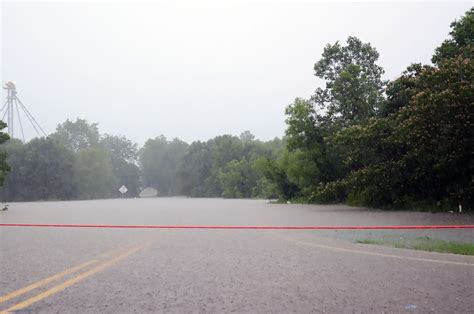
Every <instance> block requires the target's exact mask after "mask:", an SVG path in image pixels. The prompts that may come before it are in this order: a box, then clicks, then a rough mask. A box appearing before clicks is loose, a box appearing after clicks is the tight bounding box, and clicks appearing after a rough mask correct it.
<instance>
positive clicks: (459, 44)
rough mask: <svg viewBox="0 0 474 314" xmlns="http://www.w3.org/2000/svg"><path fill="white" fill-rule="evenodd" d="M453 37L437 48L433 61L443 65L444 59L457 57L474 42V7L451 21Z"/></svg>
mask: <svg viewBox="0 0 474 314" xmlns="http://www.w3.org/2000/svg"><path fill="white" fill-rule="evenodd" d="M451 28H452V31H451V32H450V33H449V34H450V35H451V38H449V39H447V40H445V41H444V42H443V43H442V44H441V46H439V47H438V48H436V51H435V54H434V55H433V58H432V59H431V61H432V62H433V63H434V64H436V65H438V66H439V65H441V63H442V62H443V61H444V60H449V59H451V58H455V57H456V56H458V55H459V54H460V50H461V49H463V48H464V47H467V46H472V45H473V44H474V8H471V9H470V10H469V11H467V12H466V14H465V15H464V16H463V17H461V19H460V20H459V21H454V22H453V23H451Z"/></svg>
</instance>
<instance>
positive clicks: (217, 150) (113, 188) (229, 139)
mask: <svg viewBox="0 0 474 314" xmlns="http://www.w3.org/2000/svg"><path fill="white" fill-rule="evenodd" d="M2 146H3V150H4V151H5V152H6V154H7V156H8V157H7V164H8V165H9V167H10V171H9V173H8V174H7V175H6V178H5V184H4V187H3V188H2V190H1V191H0V196H1V198H2V200H4V201H34V200H69V199H95V198H113V197H137V196H138V195H139V192H140V190H141V189H143V188H146V187H152V188H155V189H157V190H158V193H159V195H168V196H172V195H188V196H196V197H203V196H211V197H233V198H235V197H239V198H250V197H276V192H275V189H274V188H273V184H272V183H271V182H269V181H268V180H267V179H266V178H265V177H264V176H263V173H262V172H260V171H259V170H258V166H259V161H260V160H261V159H262V158H271V159H273V158H276V156H277V155H278V154H279V153H280V151H281V150H282V149H283V148H284V144H283V141H282V140H280V139H278V138H276V139H275V140H273V141H269V142H261V141H258V140H255V138H254V136H253V135H252V134H251V133H250V132H248V131H246V132H244V133H242V134H241V136H240V137H236V136H231V135H223V136H218V137H216V138H214V139H211V140H209V141H207V142H199V141H198V142H194V143H192V144H191V145H188V144H187V143H185V142H183V141H181V140H179V139H173V140H172V141H168V140H167V139H166V138H165V137H164V136H160V137H157V138H155V139H150V140H148V141H147V142H146V143H145V145H144V146H143V147H142V148H141V149H138V147H137V145H136V144H135V143H133V142H132V141H130V140H128V139H127V138H125V137H118V136H113V135H108V134H105V135H101V134H100V133H99V129H98V125H97V124H96V123H89V122H87V121H86V120H83V119H77V120H76V121H69V120H68V121H66V122H64V123H62V124H60V125H58V127H57V130H56V132H55V133H53V134H52V135H50V136H48V137H47V138H36V139H33V140H31V141H29V142H28V143H22V142H21V141H19V140H15V139H12V140H9V141H7V142H6V143H4V144H3V145H2ZM122 185H125V186H126V187H127V189H128V191H127V193H125V195H121V193H120V192H119V188H120V187H121V186H122Z"/></svg>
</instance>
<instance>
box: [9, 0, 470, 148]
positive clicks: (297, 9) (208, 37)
mask: <svg viewBox="0 0 474 314" xmlns="http://www.w3.org/2000/svg"><path fill="white" fill-rule="evenodd" d="M222 2H223V3H220V2H212V1H211V2H201V1H195V3H194V4H193V2H179V1H178V2H175V1H167V2H163V3H162V4H150V3H143V4H132V3H129V4H127V3H122V4H112V3H100V4H94V3H67V4H64V3H55V2H51V3H18V2H3V3H2V4H1V27H2V30H1V54H2V55H1V71H0V73H1V76H2V80H14V81H16V83H17V89H18V95H19V97H20V99H21V100H22V101H23V103H24V104H25V105H27V106H28V108H29V109H30V111H31V112H32V113H33V114H34V115H35V117H36V119H37V120H38V122H39V123H40V124H41V125H42V127H43V128H44V129H45V130H46V132H47V133H52V132H54V130H55V128H56V125H57V124H58V123H61V122H63V121H65V120H66V119H68V118H69V119H75V118H76V117H81V118H85V119H87V120H88V121H90V122H98V123H99V126H100V130H101V132H103V133H110V134H116V135H126V136H127V137H129V138H130V139H132V140H134V141H137V142H138V143H140V144H142V143H143V142H144V141H145V140H146V139H148V138H152V137H155V136H158V135H160V134H163V135H165V136H166V137H168V138H173V137H179V138H181V139H183V140H185V141H188V142H191V141H193V140H207V139H209V138H212V137H214V136H216V135H221V134H235V135H238V134H240V133H241V132H242V131H244V130H250V131H251V132H252V133H254V134H255V135H256V137H257V138H260V139H262V140H268V139H271V138H274V137H276V136H278V137H280V136H282V135H283V133H284V129H285V122H284V120H285V116H284V108H285V106H286V105H288V104H289V103H291V102H292V101H293V99H294V98H295V97H305V98H306V97H309V96H310V95H311V94H312V93H313V91H314V90H315V88H316V87H318V86H321V85H322V82H321V81H319V80H318V79H317V78H316V77H314V76H313V65H314V63H315V62H316V61H317V60H318V58H319V57H320V55H321V52H322V50H323V48H324V46H325V45H326V44H327V43H334V42H335V41H337V40H339V41H345V39H346V38H347V37H348V36H350V35H354V36H357V37H359V38H361V39H362V40H363V41H364V42H370V43H371V44H372V45H373V46H375V47H376V48H377V50H378V51H379V53H380V59H379V64H380V65H381V66H383V67H384V68H385V70H386V75H385V77H386V78H387V79H393V78H396V77H397V76H398V75H399V74H400V73H401V72H402V71H403V70H404V69H405V68H406V67H407V66H408V65H409V64H410V63H413V62H422V63H429V62H430V58H431V55H432V53H433V50H434V49H435V48H436V47H437V46H438V45H439V44H440V43H441V42H442V41H443V40H444V39H446V38H447V37H448V33H449V30H450V28H449V24H450V23H451V22H452V21H453V20H454V19H456V18H459V17H460V16H461V15H463V13H464V12H465V11H467V10H468V9H469V8H470V7H471V6H472V2H445V3H439V2H435V3H427V2H423V3H415V4H412V3H406V2H405V3H403V2H402V3H333V4H329V3H310V2H301V3H298V2H295V1H288V2H286V3H285V2H281V1H280V2H278V4H271V3H270V2H268V1H266V2H257V3H252V4H251V3H249V2H225V1H222ZM4 99H5V93H4V91H3V90H2V101H3V100H4ZM28 134H29V135H28V137H31V136H32V135H33V133H32V130H31V129H30V130H29V131H28Z"/></svg>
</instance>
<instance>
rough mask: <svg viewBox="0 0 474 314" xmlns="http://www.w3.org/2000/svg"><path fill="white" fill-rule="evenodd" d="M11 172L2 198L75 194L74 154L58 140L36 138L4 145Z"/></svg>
mask: <svg viewBox="0 0 474 314" xmlns="http://www.w3.org/2000/svg"><path fill="white" fill-rule="evenodd" d="M5 149H6V151H8V154H9V163H10V164H11V167H12V171H11V173H10V174H9V175H8V176H7V179H6V184H5V188H4V189H3V191H2V198H3V199H5V200H16V201H35V200H49V199H71V198H75V197H76V182H75V181H74V178H75V169H74V167H75V157H74V154H73V153H72V152H71V151H70V150H68V149H67V148H66V147H64V146H63V145H62V144H61V143H60V142H58V141H57V140H55V139H50V138H36V139H33V140H31V141H30V142H28V143H27V144H22V143H21V142H20V141H18V140H12V141H11V142H10V143H7V145H6V146H5Z"/></svg>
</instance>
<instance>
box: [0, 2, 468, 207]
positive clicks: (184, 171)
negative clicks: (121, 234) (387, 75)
mask: <svg viewBox="0 0 474 314" xmlns="http://www.w3.org/2000/svg"><path fill="white" fill-rule="evenodd" d="M451 27H452V31H451V33H450V38H449V39H447V40H446V41H444V42H443V43H442V44H441V45H440V46H439V47H438V48H437V49H436V50H435V52H434V54H433V58H432V63H433V65H421V64H412V65H410V66H408V67H407V69H406V70H405V71H404V72H403V74H402V75H401V76H400V77H399V78H397V79H396V80H393V81H391V82H388V81H385V80H383V79H382V76H383V73H384V70H383V68H382V67H381V66H379V65H378V64H377V60H378V58H379V54H378V52H377V50H376V49H375V48H374V47H373V46H372V45H370V44H369V43H363V42H362V41H361V40H359V39H358V38H356V37H349V38H348V39H347V42H346V43H345V44H341V43H339V42H336V43H335V44H328V45H327V46H326V47H325V48H324V51H323V54H322V56H321V59H320V60H318V61H317V62H316V64H315V66H314V73H315V75H316V76H317V77H318V78H320V79H322V80H324V81H325V87H324V88H318V89H317V90H316V91H315V93H314V95H312V96H311V97H309V98H308V99H303V98H296V99H295V101H294V102H293V103H292V104H290V105H289V106H288V107H287V108H286V111H285V113H286V117H287V118H286V124H287V129H286V134H285V137H284V139H278V138H276V139H275V140H273V141H268V142H262V141H259V140H256V139H255V138H254V136H253V135H252V134H251V133H250V132H248V131H247V132H244V133H242V134H241V135H240V137H236V136H231V135H223V136H217V137H215V138H213V139H210V140H208V141H206V142H201V141H196V142H193V143H191V144H187V143H185V142H183V141H181V140H179V139H173V140H168V139H166V138H165V137H163V136H160V137H157V138H154V139H150V140H148V141H147V142H146V143H145V145H144V146H143V147H142V148H141V149H138V147H137V145H136V144H134V143H133V142H131V141H130V140H128V139H126V138H125V137H117V136H112V135H101V134H99V131H98V127H97V124H90V123H88V122H87V121H85V120H81V119H78V120H76V121H75V122H71V121H66V122H64V123H62V124H60V125H59V126H58V128H57V130H56V132H55V133H54V134H52V135H50V136H49V137H48V138H40V139H34V140H32V141H30V142H28V143H26V144H23V143H21V142H19V141H17V140H10V141H8V142H6V143H5V144H3V145H2V146H3V147H4V150H5V151H6V152H7V154H8V160H7V161H8V164H9V165H10V168H11V170H10V172H9V173H8V175H7V171H6V166H5V165H4V164H3V163H2V164H0V170H1V171H0V180H1V179H2V178H5V186H4V187H3V189H2V190H1V193H0V195H1V197H2V199H3V200H9V201H12V200H16V201H24V200H46V199H88V198H107V197H118V196H120V193H119V192H118V188H119V187H120V186H121V185H125V186H126V187H127V188H128V190H129V191H128V192H127V193H126V195H125V196H128V197H135V196H137V195H138V194H139V191H140V190H141V189H142V188H145V187H153V188H155V189H157V190H158V191H159V194H160V195H187V196H193V197H229V198H250V197H265V198H279V199H281V200H298V201H302V202H311V203H337V202H347V203H349V204H353V205H364V206H371V207H385V208H410V209H411V208H417V209H421V208H429V209H434V208H438V209H440V210H443V209H449V210H452V209H454V208H457V207H458V206H459V205H461V206H463V209H465V210H469V209H471V210H472V209H473V208H474V158H473V157H474V156H473V155H474V150H473V147H474V140H473V139H474V134H473V130H474V64H473V56H474V46H473V38H474V10H473V9H471V10H469V11H468V12H467V13H466V14H465V15H464V16H463V17H462V18H461V19H460V20H458V21H455V22H453V23H452V24H451ZM3 140H5V138H4V135H1V137H0V143H1V142H2V141H3ZM2 156H3V155H0V160H2Z"/></svg>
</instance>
